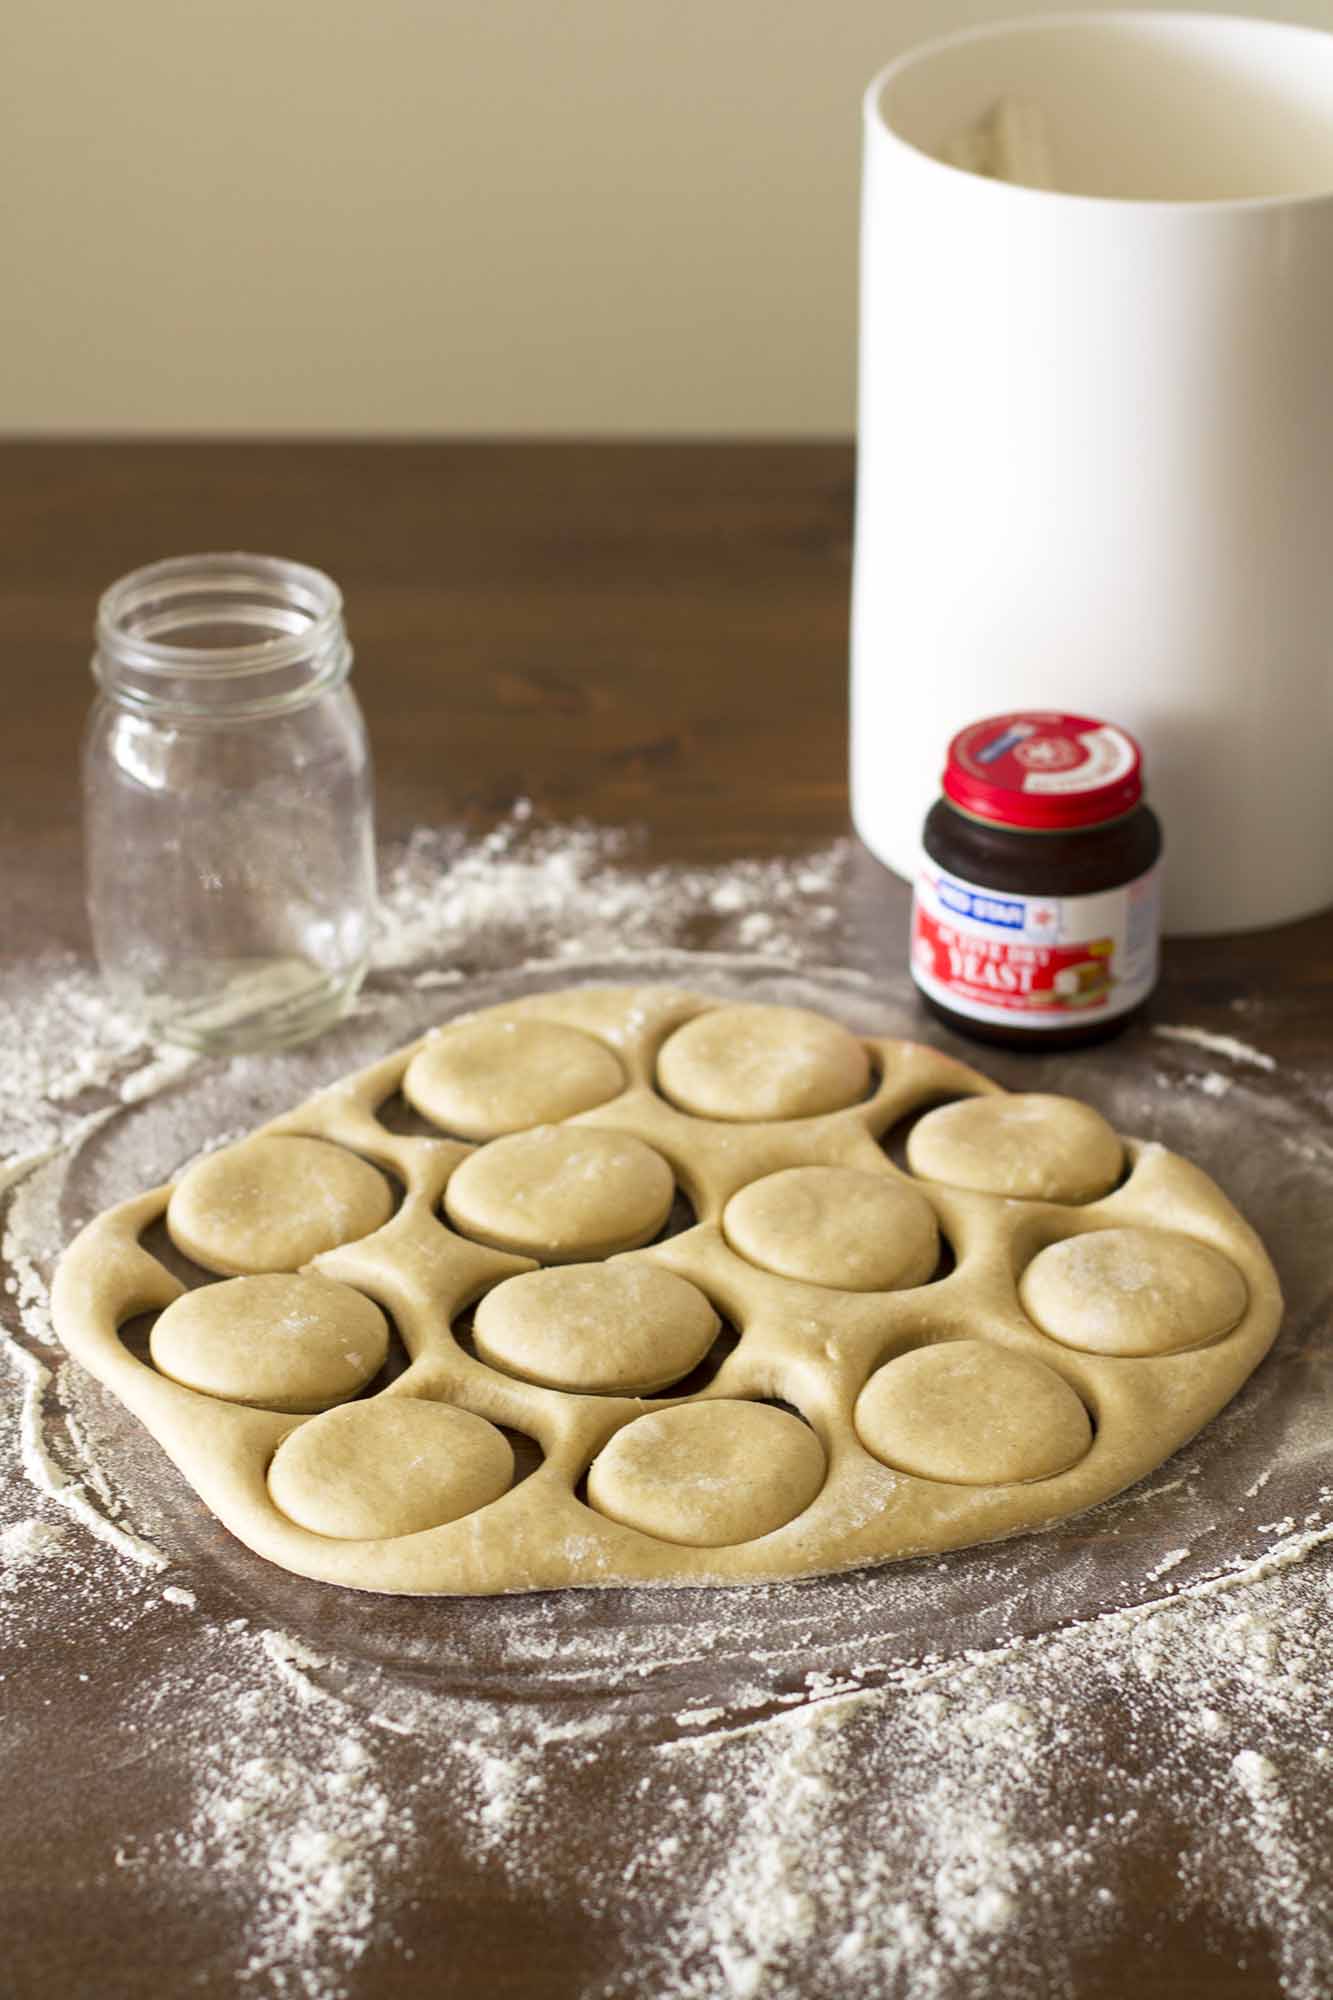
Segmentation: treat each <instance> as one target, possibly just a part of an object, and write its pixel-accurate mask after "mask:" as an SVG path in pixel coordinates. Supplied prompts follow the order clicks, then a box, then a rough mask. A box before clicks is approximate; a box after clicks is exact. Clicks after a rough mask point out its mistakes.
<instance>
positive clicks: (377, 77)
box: [0, 0, 1333, 434]
mask: <svg viewBox="0 0 1333 2000" xmlns="http://www.w3.org/2000/svg"><path fill="white" fill-rule="evenodd" d="M2 11H3V17H4V24H3V26H0V95H3V97H4V98H7V99H9V100H10V101H9V105H8V106H7V107H6V108H5V109H4V110H3V112H2V113H0V166H2V167H3V206H2V209H0V429H6V430H16V429H17V430H25V431H34V430H36V431H46V430H50V431H61V430H82V429H89V428H93V429H111V430H130V431H140V430H141V431H173V430H192V431H224V430H273V429H281V430H289V431H302V430H321V431H323V430H343V431H399V432H402V431H422V430H424V431H444V432H478V431H489V432H496V431H510V432H536V431H548V432H570V431H580V432H624V431H628V432H725V433H732V434H744V433H747V432H751V433H753V432H788V433H795V432H811V433H819V432H830V431H833V432H836V431H846V430H848V429H849V428H850V426H851V423H852V412H853V383H854V312H855V281H856V270H855V262H856V183H857V170H858V144H859V133H858V119H859V107H858V99H859V96H860V93H861V89H862V87H863V85H864V84H865V83H866V81H867V80H868V79H869V77H870V75H871V74H872V73H873V71H874V70H876V69H877V68H878V67H879V66H880V65H881V64H883V63H884V62H886V61H887V60H888V59H889V58H890V57H892V56H893V55H894V54H895V53H896V52H897V51H899V50H900V49H902V48H904V47H906V46H907V45H908V44H909V43H911V42H913V41H915V40H919V39H921V38H922V37H923V36H925V35H927V34H931V33H935V32H939V31H941V30H944V29H947V28H950V27H955V26H962V25H965V24H967V23H969V22H972V21H979V20H984V19H988V18H1002V17H1003V16H1004V15H1006V14H1013V13H1018V12H1023V11H1029V12H1032V11H1038V8H1037V6H1036V5H1034V4H1033V3H1032V0H1026V4H1025V0H944V4H941V0H5V5H4V7H3V10H2ZM1052 11H1054V10H1052ZM1234 11H1237V12H1244V11H1251V12H1255V11H1259V6H1258V4H1257V0H1256V5H1254V6H1251V7H1250V8H1248V9H1247V8H1245V7H1243V6H1241V7H1237V8H1236V9H1234ZM1264 11H1268V12H1271V13H1273V14H1275V15H1278V14H1280V15H1281V17H1282V18H1285V19H1289V20H1293V21H1305V22H1309V23H1311V24H1314V25H1320V26H1333V0H1302V4H1297V5H1294V6H1290V7H1284V8H1278V7H1272V6H1269V7H1266V8H1265V9H1264Z"/></svg>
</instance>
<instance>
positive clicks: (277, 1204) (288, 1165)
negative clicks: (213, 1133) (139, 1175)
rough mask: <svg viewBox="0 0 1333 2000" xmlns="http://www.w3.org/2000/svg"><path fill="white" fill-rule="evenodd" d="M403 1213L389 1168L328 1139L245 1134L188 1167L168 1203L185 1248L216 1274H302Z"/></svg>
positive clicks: (170, 1222)
mask: <svg viewBox="0 0 1333 2000" xmlns="http://www.w3.org/2000/svg"><path fill="white" fill-rule="evenodd" d="M392 1213H393V1196H392V1194H391V1193H390V1190H389V1183H388V1182H387V1181H386V1180H385V1178H384V1176H383V1174H381V1173H378V1172H376V1170H375V1168H374V1167H372V1166H368V1165H367V1163H366V1162H365V1161H364V1160H362V1159H358V1157H357V1155H356V1154H355V1153H349V1152H347V1151H346V1150H345V1148H344V1147H342V1146H331V1145H329V1143H328V1141H327V1140H325V1139H301V1138H290V1137H288V1136H286V1135H285V1134H284V1135H282V1136H273V1137H266V1138H259V1139H242V1140H241V1142H240V1144H239V1145H236V1146H224V1147H223V1149H222V1151H221V1152H219V1153H210V1154H209V1155H208V1156H207V1158H205V1159H202V1160H197V1161H196V1162H195V1164H194V1165H193V1166H192V1167H189V1168H187V1169H186V1172H185V1173H184V1174H183V1175H182V1177H181V1179H180V1182H179V1183H178V1185H177V1188H176V1191H175V1193H174V1194H173V1195H172V1197H171V1201H170V1204H169V1206H168V1208H167V1230H168V1232H169V1234H170V1236H171V1240H172V1242H173V1243H174V1244H175V1245H176V1248H177V1249H178V1250H183V1251H184V1252H185V1254H186V1256H187V1257H193V1259H194V1261H195V1263H196V1264H202V1265H203V1266H204V1267H205V1269H206V1270H209V1271H223V1272H226V1273H228V1274H229V1275H233V1276H240V1277H244V1276H248V1275H250V1274H252V1273H255V1272H261V1271H292V1270H295V1269H297V1267H298V1266H299V1265H301V1264H308V1263H309V1262H310V1260H311V1258H312V1257H318V1256H319V1254H320V1252H321V1251H323V1250H332V1249H334V1248H336V1247H337V1245H338V1244H340V1243H350V1242H352V1241H353V1240H354V1238H356V1237H358V1236H369V1235H370V1233H371V1231H372V1230H375V1229H378V1228H380V1226H381V1225H382V1224H383V1223H386V1222H387V1221H388V1220H389V1217H390V1216H391V1215H392Z"/></svg>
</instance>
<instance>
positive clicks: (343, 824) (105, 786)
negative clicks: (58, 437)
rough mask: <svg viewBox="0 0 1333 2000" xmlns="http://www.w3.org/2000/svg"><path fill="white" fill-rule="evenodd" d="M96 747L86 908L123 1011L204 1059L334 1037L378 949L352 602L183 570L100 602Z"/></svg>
mask: <svg viewBox="0 0 1333 2000" xmlns="http://www.w3.org/2000/svg"><path fill="white" fill-rule="evenodd" d="M92 664H93V674H94V677H95V678H96V680H97V682H98V684H99V689H100V692H99V694H98V698H97V700H96V702H95V704H94V707H93V711H92V714H91V716H90V717H89V722H88V729H87V734H86V738H85V743H84V755H83V782H84V839H85V850H86V866H87V890H88V910H89V915H90V917H91V920H92V929H93V943H94V946H95V949H96V952H97V957H98V961H99V963H100V965H101V969H102V973H103V975H104V977H105V979H106V981H107V983H108V986H109V987H110V989H111V992H112V995H113V997H114V999H115V1000H116V1001H117V1003H118V1004H119V1005H120V1006H122V1007H123V1008H125V1009H126V1010H127V1011H128V1012H131V1013H133V1014H135V1015H137V1016H138V1017H139V1018H140V1019H141V1020H142V1021H143V1022H144V1023H145V1025H146V1026H147V1027H148V1028H149V1029H150V1030H151V1031H152V1032H153V1033H155V1034H157V1035H159V1036H162V1037H164V1038H165V1039H166V1040H168V1041H173V1042H181V1043H184V1044H185V1045H186V1046H188V1047H190V1048H195V1049H206V1050H213V1051H219V1052H226V1051H232V1050H241V1049H261V1048H278V1047H282V1046H283V1045H285V1044H287V1043H291V1042H297V1041H302V1040H304V1039H305V1038H306V1037H307V1036H309V1035H312V1034H315V1033H317V1032H318V1031H319V1030H320V1029H321V1028H323V1027H325V1026H327V1025H328V1023H330V1022H331V1021H333V1020H335V1019H336V1018H337V1017H338V1015H339V1014H341V1013H342V1012H343V1011H344V1010H345V1008H346V1007H347V1006H348V1004H349V1002H350V1001H351V999H352V997H353V995H354V994H355V993H356V990H357V987H358V986H359V985H360V982H361V979H362V976H363V974H364V972H365V968H366V960H367V957H368V954H369V949H370V933H371V923H372V919H373V913H374V902H375V847H374V826H373V808H372V793H371V768H370V752H369V748H368V745H367V742H366V732H365V725H364V723H363V722H362V719H361V711H360V708H359V707H358V705H357V701H356V697H355V696H354V695H353V693H352V691H351V689H350V687H349V686H348V684H347V677H348V674H349V672H350V671H351V665H352V649H351V647H350V645H349V644H348V641H347V634H346V632H345V630H344V629H343V616H342V597H341V595H340V593H339V591H338V588H337V586H336V585H335V584H334V583H333V582H332V581H331V580H330V578H328V577H327V576H324V575H323V574H321V572H320V571H319V570H316V569H309V568H307V567H306V566H305V564H303V563H295V562H284V561H281V560H280V559H278V558H276V557H272V556H252V555H204V556H181V557H176V558H173V559H172V560H171V561H168V562H159V563H152V564H150V565H149V567H148V568H146V569H140V570H135V571H133V572H132V573H131V574H130V575H129V576H126V577H122V578H121V580H120V582H119V583H115V584H113V585H112V586H111V588H110V590H108V591H107V592H106V594H105V596H104V597H103V598H102V600H101V603H100V604H99V606H98V612H97V650H96V653H95V654H94V656H93V663H92Z"/></svg>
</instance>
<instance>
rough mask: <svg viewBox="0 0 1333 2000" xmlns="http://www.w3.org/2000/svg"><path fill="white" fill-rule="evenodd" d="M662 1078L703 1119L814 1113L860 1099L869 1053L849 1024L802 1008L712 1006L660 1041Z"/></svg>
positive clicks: (665, 1087)
mask: <svg viewBox="0 0 1333 2000" xmlns="http://www.w3.org/2000/svg"><path fill="white" fill-rule="evenodd" d="M657 1081H658V1084H659V1085H660V1087H661V1089H662V1091H663V1093H664V1094H665V1095H666V1096H667V1097H668V1098H670V1100H671V1102H672V1103H673V1104H676V1105H678V1106H679V1107H680V1109H681V1110H682V1111H692V1112H693V1113H694V1114H695V1115H696V1116H697V1117H700V1118H723V1119H732V1120H736V1121H740V1122H745V1121H754V1120H759V1119H770V1118H813V1117H816V1116H818V1115H819V1114H820V1113H822V1112H828V1111H842V1110H845V1109H846V1107H847V1106H848V1105H849V1104H857V1103H859V1102H860V1100H861V1099H862V1098H863V1097H864V1096H865V1094H866V1091H867V1090H868V1089H869V1087H870V1058H869V1057H868V1056H867V1054H866V1052H865V1050H864V1049H863V1048H862V1046H861V1044H860V1042H858V1041H857V1039H856V1037H855V1035H851V1034H849V1033H848V1032H847V1030H846V1028H843V1027H839V1025H838V1023H837V1022H836V1021H830V1020H826V1019H825V1017H824V1016H823V1015H822V1014H811V1013H808V1012H807V1011H806V1009H805V1008H803V1007H763V1006H743V1007H714V1008H710V1010H709V1011H708V1012H707V1013H705V1014H698V1015H696V1016H695V1018H694V1020H692V1021H687V1022H686V1024H685V1026H684V1027H683V1028H677V1030H676V1032H675V1034H674V1035H672V1036H670V1037H669V1039H668V1040H667V1041H665V1042H664V1043H663V1044H662V1048H661V1050H660V1052H659V1054H658V1058H657Z"/></svg>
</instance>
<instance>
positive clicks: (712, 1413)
mask: <svg viewBox="0 0 1333 2000" xmlns="http://www.w3.org/2000/svg"><path fill="white" fill-rule="evenodd" d="M825 1469H826V1461H825V1458H824V1448H823V1446H822V1445H821V1444H820V1442H819V1439H818V1438H817V1437H816V1436H815V1434H814V1432H813V1431H812V1430H811V1429H810V1427H809V1426H808V1425H807V1424H803V1423H802V1422H801V1420H800V1418H799V1417H793V1416H789V1415H788V1413H787V1412H786V1411H785V1410H777V1409H774V1408H773V1406H772V1404H770V1403H742V1402H731V1401H723V1400H722V1399H720V1398H719V1399H718V1400H717V1401H715V1402H704V1403H680V1404H677V1405H676V1406H675V1407H674V1408H673V1409H670V1410H654V1411H653V1412H652V1413H651V1414H650V1415H649V1416H646V1417H636V1418H635V1419H634V1420H633V1422H632V1423H628V1424H626V1425H625V1427H624V1429H623V1430H619V1431H617V1432H616V1434H615V1436H614V1437H613V1438H612V1439H611V1441H610V1443H609V1444H608V1445H606V1446H605V1448H604V1449H603V1450H602V1452H601V1453H600V1454H599V1456H598V1457H597V1458H595V1459H594V1460H593V1463H592V1467H591V1469H590V1471H589V1473H588V1499H589V1501H590V1502H591V1504H592V1505H593V1506H594V1507H595V1508H596V1509H597V1510H598V1512H599V1513H601V1514H606V1515H608V1516H609V1518H610V1519H611V1520H613V1521H619V1522H621V1523H622V1524H623V1525H624V1526H625V1527H627V1528H638V1529H639V1530H640V1532H641V1533H643V1534H645V1535H655V1536H657V1538H658V1539H659V1540H660V1541H664V1542H677V1543H680V1544H682V1545H683V1546H684V1547H686V1548H695V1549H717V1548H725V1547H727V1546H729V1545H731V1544H733V1543H736V1542H752V1541H756V1540H757V1539H758V1538H759V1536H760V1535H769V1534H772V1533H773V1531H774V1529H776V1528H782V1527H785V1526H786V1524H787V1522H788V1521H794V1520H795V1518H796V1516H797V1515H798V1514H802V1513H804V1512H805V1509H806V1508H807V1507H808V1506H809V1505H810V1503H811V1502H812V1501H813V1500H814V1499H815V1497H816V1495H817V1494H818V1492H819V1489H820V1487H821V1486H822V1485H823V1483H824V1474H825Z"/></svg>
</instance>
